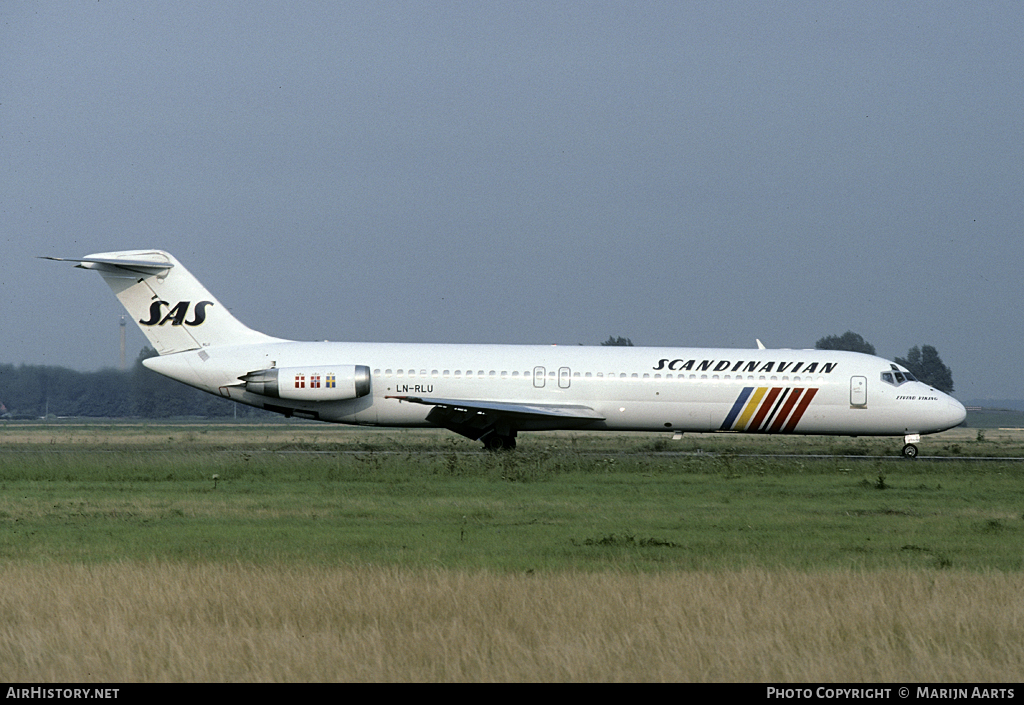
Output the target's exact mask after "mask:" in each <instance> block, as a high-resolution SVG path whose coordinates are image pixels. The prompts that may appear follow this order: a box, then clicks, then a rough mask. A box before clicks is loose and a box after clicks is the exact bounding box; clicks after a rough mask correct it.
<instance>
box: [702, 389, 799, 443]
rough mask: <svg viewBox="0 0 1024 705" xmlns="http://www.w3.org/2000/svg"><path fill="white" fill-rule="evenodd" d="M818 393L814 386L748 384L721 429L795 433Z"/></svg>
mask: <svg viewBox="0 0 1024 705" xmlns="http://www.w3.org/2000/svg"><path fill="white" fill-rule="evenodd" d="M817 393H818V390H817V388H814V387H811V388H803V387H744V389H743V391H742V392H740V395H739V396H738V397H737V398H736V403H735V404H733V405H732V409H731V410H730V411H729V415H728V416H726V417H725V421H723V422H722V427H721V428H720V429H719V430H721V431H746V432H747V433H792V432H793V429H795V428H796V425H797V424H798V423H800V419H801V418H802V417H803V415H804V412H805V411H807V407H808V406H810V404H811V400H812V399H814V395H815V394H817Z"/></svg>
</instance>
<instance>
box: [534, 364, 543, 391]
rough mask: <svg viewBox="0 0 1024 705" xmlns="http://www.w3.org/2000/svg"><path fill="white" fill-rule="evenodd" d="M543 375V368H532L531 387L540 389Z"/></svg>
mask: <svg viewBox="0 0 1024 705" xmlns="http://www.w3.org/2000/svg"><path fill="white" fill-rule="evenodd" d="M544 375H545V373H544V368H543V367H534V368H533V386H534V387H537V388H538V389H539V388H540V387H543V386H544Z"/></svg>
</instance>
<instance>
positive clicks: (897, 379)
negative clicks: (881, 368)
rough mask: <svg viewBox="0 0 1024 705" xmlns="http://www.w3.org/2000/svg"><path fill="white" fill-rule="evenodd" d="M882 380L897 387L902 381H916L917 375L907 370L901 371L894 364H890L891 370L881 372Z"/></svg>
mask: <svg viewBox="0 0 1024 705" xmlns="http://www.w3.org/2000/svg"><path fill="white" fill-rule="evenodd" d="M882 381H883V382H885V383H886V384H891V385H893V386H894V387H898V386H900V385H901V384H903V383H904V382H916V381H917V377H915V376H914V375H912V374H910V373H909V372H903V371H902V370H898V369H896V366H895V365H893V366H892V371H891V372H883V373H882Z"/></svg>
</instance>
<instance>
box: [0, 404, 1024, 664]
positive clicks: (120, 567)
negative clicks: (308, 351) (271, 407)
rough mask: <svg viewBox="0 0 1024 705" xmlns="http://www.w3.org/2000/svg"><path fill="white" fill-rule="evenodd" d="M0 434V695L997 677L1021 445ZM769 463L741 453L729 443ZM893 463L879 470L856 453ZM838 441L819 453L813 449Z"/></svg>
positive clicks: (1011, 599)
mask: <svg viewBox="0 0 1024 705" xmlns="http://www.w3.org/2000/svg"><path fill="white" fill-rule="evenodd" d="M477 445H478V444H474V443H469V442H468V441H463V440H462V439H458V438H455V437H453V436H451V435H450V434H445V433H443V432H433V431H420V432H412V431H365V430H353V429H344V428H336V427H330V426H324V425H314V424H267V425H234V424H212V425H210V424H165V425H149V424H74V423H64V424H35V423H29V424H8V425H4V426H0V584H2V585H3V586H4V590H3V591H2V593H3V596H2V599H0V673H3V674H4V675H5V677H7V676H9V679H10V680H47V681H61V680H63V681H90V680H98V681H104V680H114V681H133V680H139V681H153V680H211V681H220V680H236V681H249V680H688V681H697V680H718V681H723V680H724V681H733V680H743V681H764V680H772V681H821V680H831V681H897V680H903V681H909V680H917V681H944V682H954V681H961V682H962V681H971V680H974V681H1015V680H1020V679H1021V677H1022V676H1024V667H1021V666H1020V665H1019V664H1021V663H1024V658H1022V656H1024V654H1022V653H1021V650H1022V649H1024V646H1022V644H1024V607H1022V605H1024V601H1022V600H1020V599H1019V596H1020V588H1019V585H1020V579H1021V576H1022V573H1021V571H1022V568H1024V548H1022V544H1024V541H1022V538H1024V488H1022V483H1021V472H1022V470H1024V463H1022V462H1021V461H1017V460H1012V459H1003V460H999V459H996V460H984V461H979V460H972V459H971V458H972V457H986V458H992V457H996V458H1013V457H1024V432H1021V431H1016V430H1000V429H998V428H990V429H984V430H981V431H979V430H977V429H955V430H953V431H949V432H947V433H945V434H941V435H939V436H933V437H926V438H925V439H924V441H923V443H922V445H921V448H922V451H921V452H922V456H930V455H935V456H943V459H941V460H938V459H937V460H929V459H927V458H924V457H922V458H921V459H918V460H916V461H906V460H902V459H898V458H896V457H895V453H897V452H898V450H899V441H898V440H893V439H828V438H825V439H821V438H816V439H815V438H810V439H806V438H799V437H790V438H781V439H780V438H763V437H756V436H737V435H727V436H722V435H707V436H705V435H694V436H687V437H684V439H682V440H680V441H669V440H667V437H665V436H655V435H632V436H631V435H618V434H579V435H576V434H555V433H553V434H536V435H529V436H526V437H524V439H523V440H522V441H521V443H520V450H519V451H517V452H515V453H501V454H496V455H495V454H487V453H483V452H480V451H478V450H477ZM772 452H781V453H786V454H788V455H786V456H785V457H780V456H777V455H776V456H762V457H747V456H748V454H753V453H772ZM882 453H887V454H889V455H890V456H891V457H889V458H876V457H870V456H875V455H876V454H882ZM822 454H825V455H831V454H841V455H840V456H839V457H817V456H819V455H822Z"/></svg>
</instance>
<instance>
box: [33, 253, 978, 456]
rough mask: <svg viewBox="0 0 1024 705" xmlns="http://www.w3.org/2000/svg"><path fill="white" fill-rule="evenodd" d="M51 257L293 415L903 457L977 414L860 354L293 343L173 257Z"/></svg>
mask: <svg viewBox="0 0 1024 705" xmlns="http://www.w3.org/2000/svg"><path fill="white" fill-rule="evenodd" d="M47 259H58V260H59V261H69V262H76V263H77V266H79V267H81V268H83V269H92V270H95V271H97V272H99V274H100V275H101V276H102V277H103V278H104V279H105V280H106V282H107V284H109V285H110V288H111V289H113V290H114V293H115V294H116V295H117V298H118V299H120V301H121V303H122V304H124V307H125V308H126V309H127V310H128V313H129V314H130V315H131V317H132V319H134V320H135V322H136V323H138V325H139V327H140V328H141V329H142V332H143V333H144V334H145V335H146V337H147V338H148V339H149V342H150V343H151V344H152V346H153V347H154V348H155V349H156V351H157V352H158V353H159V357H152V358H149V359H147V360H144V361H143V364H145V365H146V367H148V368H150V369H151V370H154V371H156V372H159V373H160V374H162V375H165V376H167V377H170V378H171V379H175V380H177V381H179V382H184V383H185V384H188V385H191V386H193V387H196V388H197V389H201V390H203V391H205V392H210V393H211V394H217V395H220V396H222V397H224V398H226V399H231V400H233V401H237V402H241V403H243V404H249V405H251V406H256V407H260V408H263V409H269V410H270V411H275V412H278V413H281V414H284V415H285V416H298V417H302V418H309V419H318V420H320V421H329V422H334V423H344V424H356V425H364V426H402V427H416V426H428V427H429V426H440V427H443V428H447V429H450V430H452V431H454V432H455V433H458V434H461V435H463V436H466V437H468V438H471V439H474V440H481V441H483V443H484V446H485V447H487V448H489V449H495V450H497V449H503V448H514V447H515V445H516V436H517V435H518V433H519V432H520V431H540V430H550V429H580V430H584V429H586V430H609V431H662V432H671V433H673V434H675V435H678V434H681V433H683V432H686V431H693V432H709V431H722V432H737V433H783V434H829V435H842V436H903V438H904V443H905V445H904V446H903V454H904V455H905V456H907V457H915V456H916V455H917V447H916V445H914V444H915V443H917V442H919V441H920V436H921V434H927V433H936V432H938V431H944V430H946V429H948V428H952V427H953V426H957V425H959V424H960V423H961V422H963V420H964V419H965V418H966V416H967V412H966V411H965V409H964V407H963V405H962V404H960V402H958V401H957V400H956V399H953V398H952V397H950V396H948V395H946V394H943V393H942V392H940V391H938V390H936V389H933V388H931V387H930V386H928V385H927V384H923V383H922V382H919V381H917V380H916V379H915V378H914V377H913V375H911V374H910V373H909V372H908V371H907V370H906V369H905V368H903V367H900V366H899V365H896V364H894V363H892V362H889V361H888V360H884V359H882V358H878V357H874V356H872V355H864V354H861V353H853V352H842V351H830V350H771V349H764V348H763V347H761V346H760V345H759V346H758V349H756V350H743V349H730V348H641V347H615V346H595V347H582V346H546V345H544V346H541V345H428V344H408V343H333V342H323V343H318V342H297V341H292V340H283V339H280V338H273V337H271V336H269V335H265V334H263V333H259V332H257V331H254V330H251V329H250V328H248V327H246V326H245V325H243V324H242V323H241V322H239V321H238V320H237V319H236V318H235V317H234V316H232V315H231V313H229V312H228V310H227V308H225V307H224V306H222V305H221V304H220V302H218V301H217V299H215V298H214V297H213V296H212V295H211V294H210V292H208V291H207V290H206V288H205V287H203V285H202V284H200V283H199V281H198V280H197V279H196V278H195V277H194V276H192V275H191V274H190V273H189V272H188V271H187V270H186V269H185V268H184V267H183V266H181V264H180V263H179V262H178V261H177V260H176V259H174V257H172V256H171V255H169V254H168V253H166V252H161V251H159V250H132V251H125V252H104V253H99V254H95V255H89V256H88V257H83V258H82V259H61V258H47Z"/></svg>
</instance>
